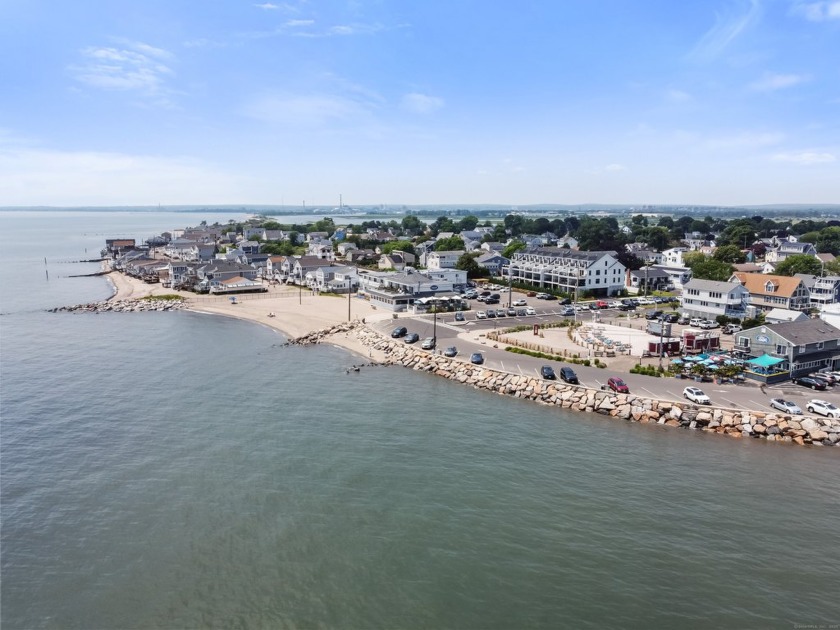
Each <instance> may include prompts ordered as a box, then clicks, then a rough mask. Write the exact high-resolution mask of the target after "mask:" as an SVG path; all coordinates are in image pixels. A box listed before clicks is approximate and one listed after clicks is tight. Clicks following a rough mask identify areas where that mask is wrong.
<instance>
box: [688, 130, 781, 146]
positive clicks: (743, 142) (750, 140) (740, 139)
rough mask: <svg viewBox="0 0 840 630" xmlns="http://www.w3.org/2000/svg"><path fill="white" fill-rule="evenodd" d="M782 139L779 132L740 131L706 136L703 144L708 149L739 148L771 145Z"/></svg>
mask: <svg viewBox="0 0 840 630" xmlns="http://www.w3.org/2000/svg"><path fill="white" fill-rule="evenodd" d="M782 140H784V135H783V134H781V133H774V132H763V133H752V132H741V133H736V134H732V135H730V136H718V137H716V138H707V139H706V140H705V141H704V144H705V146H706V147H707V148H709V149H739V148H755V147H767V146H772V145H774V144H779V143H780V142H781V141H782Z"/></svg>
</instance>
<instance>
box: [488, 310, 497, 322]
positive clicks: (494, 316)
mask: <svg viewBox="0 0 840 630" xmlns="http://www.w3.org/2000/svg"><path fill="white" fill-rule="evenodd" d="M487 317H489V318H490V319H495V318H496V311H495V309H492V308H488V309H487Z"/></svg>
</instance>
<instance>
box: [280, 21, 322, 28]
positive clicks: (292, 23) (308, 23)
mask: <svg viewBox="0 0 840 630" xmlns="http://www.w3.org/2000/svg"><path fill="white" fill-rule="evenodd" d="M313 24H315V20H289V21H288V22H286V26H288V27H290V28H296V27H298V26H312V25H313Z"/></svg>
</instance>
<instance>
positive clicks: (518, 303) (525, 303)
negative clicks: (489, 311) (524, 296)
mask: <svg viewBox="0 0 840 630" xmlns="http://www.w3.org/2000/svg"><path fill="white" fill-rule="evenodd" d="M513 305H514V306H528V302H526V301H525V300H514V301H513Z"/></svg>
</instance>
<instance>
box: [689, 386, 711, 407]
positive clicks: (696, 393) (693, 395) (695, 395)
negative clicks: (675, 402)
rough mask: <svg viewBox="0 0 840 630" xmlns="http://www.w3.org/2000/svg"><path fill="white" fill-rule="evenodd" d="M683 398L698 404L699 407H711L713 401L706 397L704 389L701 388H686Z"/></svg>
mask: <svg viewBox="0 0 840 630" xmlns="http://www.w3.org/2000/svg"><path fill="white" fill-rule="evenodd" d="M683 398H685V399H687V400H690V401H691V402H694V403H697V404H698V405H711V404H712V401H711V399H710V398H709V397H708V396H706V394H705V393H704V392H703V390H702V389H700V388H699V387H686V388H685V389H684V390H683Z"/></svg>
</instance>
